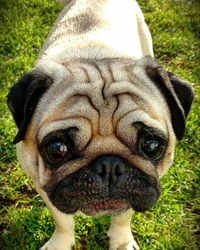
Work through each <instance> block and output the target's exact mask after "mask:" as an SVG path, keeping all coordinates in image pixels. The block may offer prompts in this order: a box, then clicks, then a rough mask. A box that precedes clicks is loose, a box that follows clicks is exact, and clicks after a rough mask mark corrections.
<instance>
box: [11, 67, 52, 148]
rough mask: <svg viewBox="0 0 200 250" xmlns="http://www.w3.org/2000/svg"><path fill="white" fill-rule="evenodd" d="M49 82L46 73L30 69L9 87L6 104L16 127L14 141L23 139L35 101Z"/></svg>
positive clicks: (50, 81) (35, 104)
mask: <svg viewBox="0 0 200 250" xmlns="http://www.w3.org/2000/svg"><path fill="white" fill-rule="evenodd" d="M51 83H52V80H51V79H50V78H49V77H48V76H47V75H45V74H42V73H39V72H37V71H32V72H30V73H28V74H26V75H24V76H23V77H22V78H21V79H20V80H19V81H18V82H17V83H16V84H15V85H14V86H13V87H12V88H11V89H10V92H9V93H8V96H7V104H8V107H9V109H10V111H11V112H12V115H13V118H14V120H15V123H16V125H17V127H18V132H17V135H16V137H15V139H14V141H13V142H14V143H18V142H20V141H21V140H23V139H24V136H25V133H26V130H27V126H28V124H29V122H30V120H31V117H32V115H33V113H34V111H35V108H36V106H37V103H38V102H39V100H40V98H41V97H42V95H43V94H44V92H45V91H46V90H47V89H48V87H49V86H50V85H51Z"/></svg>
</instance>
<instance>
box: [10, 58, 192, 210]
mask: <svg viewBox="0 0 200 250" xmlns="http://www.w3.org/2000/svg"><path fill="white" fill-rule="evenodd" d="M192 99H193V92H192V90H191V88H190V87H189V86H188V85H187V84H186V83H185V82H183V81H182V80H180V79H179V78H177V77H176V76H175V75H173V74H172V73H169V72H166V71H165V70H163V69H162V68H161V67H160V66H159V65H158V64H157V63H156V62H155V60H153V59H151V58H149V57H146V58H143V59H141V60H138V61H133V60H128V59H126V60H123V59H108V60H97V61H95V62H94V61H92V60H81V61H80V60H79V61H77V60H76V61H72V62H69V63H66V64H64V65H59V66H58V65H47V64H46V65H42V66H41V67H39V68H38V69H35V70H34V71H33V72H31V73H29V74H28V75H26V76H24V77H23V78H22V79H21V80H20V81H19V82H18V83H17V84H16V85H14V87H13V88H12V89H11V91H10V94H9V95H8V105H9V108H10V110H11V111H12V113H13V116H14V119H15V121H16V124H17V126H18V128H19V130H18V134H17V136H16V138H15V143H18V142H20V143H19V144H18V155H19V159H20V163H21V165H22V166H23V167H24V168H25V169H26V171H27V172H28V173H29V174H30V175H31V176H32V178H33V180H34V182H35V183H36V185H39V186H40V187H41V188H43V189H44V191H45V192H46V193H47V194H48V197H49V199H50V200H51V202H52V203H53V204H54V205H55V206H56V207H57V208H58V209H59V210H61V211H63V212H65V213H70V214H71V213H74V212H76V211H78V210H79V211H80V210H81V211H83V212H85V213H87V214H95V213H98V212H111V211H112V212H114V213H118V212H122V211H124V210H126V209H128V208H130V207H132V208H133V209H135V210H137V211H144V210H146V209H149V208H150V207H151V206H152V204H153V203H154V202H155V201H156V200H157V199H158V197H159V195H160V192H161V191H160V182H159V179H160V177H161V176H162V175H163V174H164V172H166V170H167V169H168V167H169V166H170V164H171V162H172V160H173V152H174V146H175V139H176V138H177V139H181V138H182V136H183V133H184V127H185V118H186V116H187V115H188V112H189V109H190V106H191V103H192Z"/></svg>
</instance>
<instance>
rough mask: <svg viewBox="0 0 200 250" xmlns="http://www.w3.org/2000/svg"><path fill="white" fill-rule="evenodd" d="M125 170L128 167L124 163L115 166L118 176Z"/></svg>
mask: <svg viewBox="0 0 200 250" xmlns="http://www.w3.org/2000/svg"><path fill="white" fill-rule="evenodd" d="M125 170H126V169H125V165H124V164H117V165H116V166H115V174H116V176H117V177H118V176H120V175H122V174H123V173H124V172H125Z"/></svg>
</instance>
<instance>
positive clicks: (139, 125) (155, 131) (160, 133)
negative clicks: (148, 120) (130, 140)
mask: <svg viewBox="0 0 200 250" xmlns="http://www.w3.org/2000/svg"><path fill="white" fill-rule="evenodd" d="M133 126H134V127H135V128H136V129H137V130H138V131H143V132H144V133H145V132H148V133H149V134H152V135H154V136H158V137H161V138H162V139H163V140H165V141H167V140H168V136H167V135H166V133H165V132H163V131H162V130H161V129H158V128H155V127H150V126H147V125H146V124H145V123H143V122H134V123H133Z"/></svg>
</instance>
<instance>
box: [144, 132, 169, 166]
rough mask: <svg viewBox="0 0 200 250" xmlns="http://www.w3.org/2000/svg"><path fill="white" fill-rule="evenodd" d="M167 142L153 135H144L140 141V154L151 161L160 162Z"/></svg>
mask: <svg viewBox="0 0 200 250" xmlns="http://www.w3.org/2000/svg"><path fill="white" fill-rule="evenodd" d="M165 145H166V142H165V141H164V140H163V138H161V137H159V136H157V135H152V134H144V135H143V136H142V137H141V138H140V140H139V152H140V154H141V155H142V156H144V157H145V158H147V159H149V160H151V161H154V162H156V161H159V160H160V159H161V157H162V155H163V152H164V149H165Z"/></svg>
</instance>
